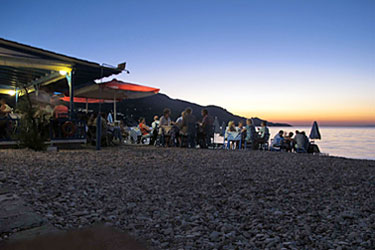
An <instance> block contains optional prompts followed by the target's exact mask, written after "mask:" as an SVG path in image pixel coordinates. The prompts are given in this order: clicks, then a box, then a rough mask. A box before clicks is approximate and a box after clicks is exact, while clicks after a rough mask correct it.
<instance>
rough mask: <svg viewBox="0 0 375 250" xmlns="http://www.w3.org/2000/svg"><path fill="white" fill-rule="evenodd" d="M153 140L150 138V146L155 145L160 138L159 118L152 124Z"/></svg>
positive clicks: (155, 118)
mask: <svg viewBox="0 0 375 250" xmlns="http://www.w3.org/2000/svg"><path fill="white" fill-rule="evenodd" d="M151 128H152V131H151V138H150V145H154V144H155V142H156V139H157V137H158V131H159V116H157V115H155V116H154V121H153V122H152V123H151Z"/></svg>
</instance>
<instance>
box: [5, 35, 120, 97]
mask: <svg viewBox="0 0 375 250" xmlns="http://www.w3.org/2000/svg"><path fill="white" fill-rule="evenodd" d="M122 70H123V68H119V67H117V68H116V67H111V66H107V65H106V66H103V65H100V64H98V63H95V62H90V61H87V60H82V59H78V58H75V57H71V56H66V55H63V54H59V53H55V52H52V51H48V50H44V49H40V48H36V47H32V46H29V45H25V44H21V43H17V42H14V41H9V40H6V39H2V38H0V94H6V93H9V92H12V91H14V90H16V88H20V87H24V86H26V87H31V86H34V85H39V86H41V88H46V89H49V90H53V91H61V92H63V91H66V90H67V88H68V86H67V81H66V78H65V75H64V74H62V73H61V72H71V71H72V72H74V73H73V74H74V85H75V86H79V85H84V84H87V83H89V82H93V81H94V80H96V79H100V78H103V77H108V76H110V75H113V74H119V73H121V71H122ZM51 83H53V85H49V84H51ZM47 85H48V86H47Z"/></svg>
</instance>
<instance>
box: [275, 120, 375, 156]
mask: <svg viewBox="0 0 375 250" xmlns="http://www.w3.org/2000/svg"><path fill="white" fill-rule="evenodd" d="M269 129H270V132H271V138H273V137H274V136H275V134H276V133H277V132H278V131H279V130H285V131H288V132H290V131H291V132H293V133H294V132H295V131H296V130H300V131H305V132H306V135H307V136H309V135H310V130H311V127H270V128H269ZM319 130H320V134H321V136H322V140H315V142H316V144H318V146H319V148H320V151H321V152H322V153H327V154H329V155H332V156H343V157H348V158H357V159H371V160H375V128H373V127H371V128H359V127H319Z"/></svg>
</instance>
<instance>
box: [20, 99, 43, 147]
mask: <svg viewBox="0 0 375 250" xmlns="http://www.w3.org/2000/svg"><path fill="white" fill-rule="evenodd" d="M25 97H26V99H23V100H21V101H20V102H19V104H18V105H17V110H18V112H19V113H20V114H21V120H20V125H19V131H18V135H17V137H18V138H17V139H18V140H19V141H20V143H21V146H24V147H27V148H30V149H33V150H35V151H42V150H46V148H47V145H46V144H45V143H44V142H45V141H46V139H47V136H46V135H45V133H44V132H43V128H44V127H45V121H43V120H41V119H37V118H35V114H36V109H35V107H33V105H32V103H31V100H30V98H29V96H28V93H26V96H25Z"/></svg>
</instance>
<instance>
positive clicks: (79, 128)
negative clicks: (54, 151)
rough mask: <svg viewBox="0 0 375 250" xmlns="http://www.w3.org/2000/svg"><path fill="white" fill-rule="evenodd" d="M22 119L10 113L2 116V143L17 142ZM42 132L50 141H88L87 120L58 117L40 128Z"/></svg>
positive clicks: (0, 135) (0, 119) (0, 118)
mask: <svg viewBox="0 0 375 250" xmlns="http://www.w3.org/2000/svg"><path fill="white" fill-rule="evenodd" d="M20 124H21V120H20V119H19V118H18V117H17V116H15V115H10V116H6V117H0V144H15V143H17V140H18V138H17V135H18V133H19V127H20ZM39 129H40V131H41V133H45V135H46V137H47V140H46V143H48V142H56V141H64V140H65V141H66V142H69V141H74V140H75V141H77V142H83V141H86V122H85V121H83V120H78V119H68V118H58V119H51V120H49V121H47V123H46V124H45V125H41V127H40V128H39Z"/></svg>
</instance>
